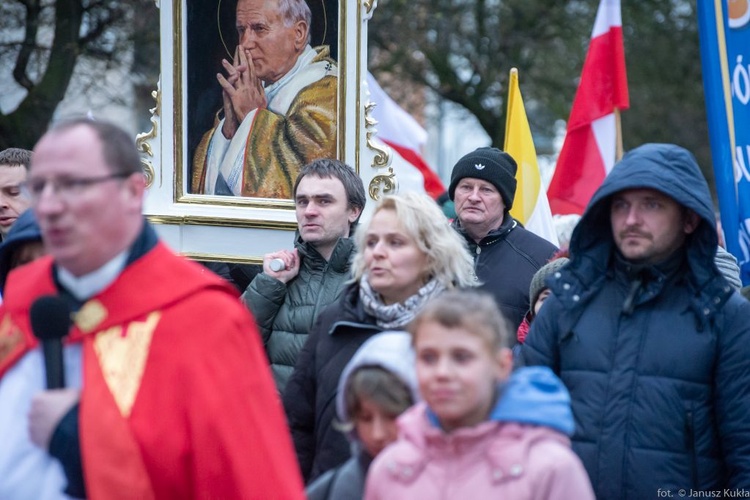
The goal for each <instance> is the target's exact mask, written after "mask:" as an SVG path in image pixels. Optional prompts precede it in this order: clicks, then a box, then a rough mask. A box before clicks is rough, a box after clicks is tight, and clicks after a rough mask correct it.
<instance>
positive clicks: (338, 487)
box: [306, 331, 418, 500]
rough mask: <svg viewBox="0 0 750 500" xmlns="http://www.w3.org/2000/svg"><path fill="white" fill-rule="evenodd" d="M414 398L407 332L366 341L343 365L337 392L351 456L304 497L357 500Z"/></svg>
mask: <svg viewBox="0 0 750 500" xmlns="http://www.w3.org/2000/svg"><path fill="white" fill-rule="evenodd" d="M417 399H418V392H417V376H416V373H415V371H414V351H413V350H412V346H411V336H410V335H409V334H408V333H406V332H399V331H387V332H382V333H379V334H377V335H375V336H374V337H371V338H370V339H369V340H367V341H366V342H365V343H364V344H363V345H362V347H360V348H359V350H357V352H356V353H355V354H354V356H353V357H352V359H351V361H349V363H348V364H347V365H346V367H345V368H344V371H343V372H342V374H341V379H340V381H339V389H338V394H337V396H336V413H337V415H338V419H339V421H340V422H341V423H342V424H343V425H342V427H343V430H344V431H345V432H346V433H347V437H348V438H349V441H350V442H351V444H352V458H350V459H349V460H348V461H347V462H345V463H344V464H343V465H340V466H339V467H337V468H335V469H332V470H330V471H328V472H326V473H325V474H323V475H322V476H320V477H319V478H318V479H317V480H315V481H314V482H313V483H312V484H311V485H310V486H309V487H308V488H307V492H306V493H307V498H308V500H327V499H335V500H360V499H361V498H362V494H363V492H364V486H365V475H366V474H367V469H368V468H369V467H370V463H371V462H372V459H373V458H374V457H376V456H377V455H378V454H379V453H380V452H381V451H382V450H383V448H385V447H386V446H387V445H388V444H390V443H392V442H393V441H395V440H396V436H397V429H396V417H398V416H399V415H400V414H401V413H403V412H404V410H406V409H407V408H409V407H410V406H411V405H412V404H414V403H415V402H416V401H417Z"/></svg>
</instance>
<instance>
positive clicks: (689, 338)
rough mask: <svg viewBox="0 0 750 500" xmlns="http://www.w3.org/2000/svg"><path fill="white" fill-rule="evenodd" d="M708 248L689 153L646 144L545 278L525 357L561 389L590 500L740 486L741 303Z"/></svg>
mask: <svg viewBox="0 0 750 500" xmlns="http://www.w3.org/2000/svg"><path fill="white" fill-rule="evenodd" d="M716 248H717V233H716V226H715V219H714V211H713V207H712V204H711V196H710V194H709V191H708V187H707V185H706V182H705V180H704V178H703V176H702V174H701V172H700V169H699V168H698V165H697V163H696V162H695V159H694V158H693V156H692V155H691V154H690V153H689V152H688V151H686V150H685V149H683V148H680V147H678V146H674V145H667V144H647V145H644V146H641V147H639V148H637V149H634V150H633V151H631V152H630V153H628V154H626V155H625V157H624V158H623V159H622V161H620V162H619V163H618V164H617V165H616V166H615V167H614V169H613V170H612V172H611V173H610V174H609V176H607V178H606V179H605V180H604V183H603V184H602V186H601V187H600V188H599V189H598V190H597V192H596V193H595V194H594V197H593V198H592V199H591V202H590V203H589V206H588V208H587V210H586V213H585V214H584V216H583V218H582V219H581V221H580V222H579V224H578V226H577V227H576V229H575V231H574V233H573V237H572V240H571V244H570V253H571V260H570V263H569V264H568V265H567V266H566V267H564V268H563V269H562V270H561V271H559V272H557V273H555V275H554V276H552V277H551V278H550V279H549V280H548V282H547V283H548V285H549V286H550V288H551V290H552V293H553V295H552V296H551V297H550V298H549V299H548V300H547V302H546V303H545V305H544V307H543V308H542V309H541V311H540V313H539V315H538V316H537V318H536V319H535V321H534V323H533V324H532V327H531V331H530V332H529V335H528V337H527V339H526V343H525V345H524V346H523V349H522V357H523V361H524V362H525V363H526V364H528V365H547V366H550V367H551V368H552V369H553V370H554V371H555V372H556V373H557V374H558V375H559V376H560V377H561V378H562V380H563V382H565V385H566V386H567V387H568V389H569V391H570V395H571V400H572V407H573V413H574V416H575V420H576V432H575V435H574V437H573V449H574V450H575V451H576V453H578V455H579V456H580V458H581V460H582V461H583V464H584V466H585V467H586V470H587V471H588V473H589V476H590V478H591V483H592V485H593V487H594V491H595V492H596V496H597V498H630V499H642V498H655V497H657V496H659V495H661V496H675V497H676V496H677V495H676V494H675V493H677V494H678V495H679V493H680V490H684V491H683V493H685V495H689V494H690V492H691V490H693V491H707V490H718V489H723V488H743V487H744V489H746V490H750V302H747V301H745V300H744V299H743V298H742V297H741V296H740V295H739V294H738V293H737V292H734V291H733V289H732V288H731V287H730V286H729V284H728V283H727V282H726V281H725V280H724V278H723V277H722V275H721V274H720V272H719V270H718V269H717V268H716V265H715V264H714V255H715V254H716ZM668 490H670V491H671V494H670V493H665V492H666V491H668Z"/></svg>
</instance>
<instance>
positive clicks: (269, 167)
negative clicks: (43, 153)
mask: <svg viewBox="0 0 750 500" xmlns="http://www.w3.org/2000/svg"><path fill="white" fill-rule="evenodd" d="M154 1H155V2H156V5H157V7H158V8H159V16H160V18H159V20H160V32H159V34H160V54H159V55H160V59H161V64H160V68H161V74H160V78H159V87H158V88H157V89H156V90H154V92H153V94H152V95H153V96H154V98H155V100H156V104H155V106H154V108H153V109H150V110H149V111H150V112H151V124H152V129H151V130H149V131H147V132H144V133H142V134H139V135H138V137H137V139H136V144H137V145H138V147H139V149H140V150H141V152H142V162H143V164H144V170H145V172H146V174H147V178H148V185H149V188H148V193H147V196H146V201H145V206H144V214H145V215H146V216H147V217H148V219H149V220H150V221H151V222H152V223H153V224H154V227H155V228H156V230H157V232H158V233H159V235H160V237H161V238H162V239H163V240H164V241H165V242H167V244H168V245H170V246H171V247H172V248H173V249H175V250H177V251H178V252H180V253H182V254H183V255H186V256H189V257H193V258H197V259H200V260H218V261H227V262H240V263H242V262H246V263H258V262H260V261H261V260H262V256H263V255H264V254H265V253H268V252H271V251H275V250H278V249H279V248H285V247H286V246H288V245H289V244H290V242H292V241H293V234H294V231H295V230H296V228H297V221H296V215H295V202H294V199H293V198H294V196H293V189H294V184H295V180H296V178H297V174H298V173H299V171H300V170H301V169H302V167H304V166H305V165H307V164H308V163H310V162H312V161H314V160H316V159H320V158H335V159H337V160H340V161H342V162H344V163H346V164H347V165H349V166H350V167H351V168H352V169H353V170H354V171H355V172H356V173H357V175H358V176H359V177H360V178H361V179H362V182H363V184H364V185H365V186H366V191H367V193H368V194H369V197H370V199H372V200H373V201H375V200H376V199H377V196H379V193H386V192H394V191H395V190H396V189H397V186H398V184H397V179H396V174H397V172H396V171H395V170H394V168H393V165H392V159H393V158H394V157H395V156H393V155H391V154H390V150H389V148H388V147H387V146H386V145H384V144H382V143H381V142H379V141H378V139H377V137H376V130H377V129H376V128H375V125H374V124H375V123H376V122H375V121H374V120H373V119H372V118H371V115H370V113H371V110H372V108H373V104H372V102H371V101H370V95H369V90H368V86H367V83H366V81H367V78H366V74H367V73H366V72H367V69H366V68H367V64H366V53H367V24H368V21H369V19H370V18H371V17H372V15H373V12H374V11H375V10H376V5H377V2H376V1H375V0H200V1H199V0H154ZM366 209H367V208H366Z"/></svg>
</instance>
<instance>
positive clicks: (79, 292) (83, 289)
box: [57, 248, 130, 300]
mask: <svg viewBox="0 0 750 500" xmlns="http://www.w3.org/2000/svg"><path fill="white" fill-rule="evenodd" d="M129 251H130V249H129V248H128V249H126V250H123V251H122V252H121V253H120V254H118V255H117V256H115V258H113V259H112V260H110V261H109V262H107V263H106V264H104V265H103V266H102V267H100V268H99V269H97V270H96V271H92V272H90V273H88V274H84V275H83V276H80V277H76V276H73V274H71V273H70V272H69V271H67V270H65V269H63V268H62V267H58V268H57V279H58V280H60V284H61V285H62V286H64V287H65V289H66V290H68V291H69V292H70V293H72V294H73V296H74V297H75V298H76V299H78V300H85V299H88V298H89V297H93V296H94V295H96V294H97V293H99V292H101V291H102V290H104V289H105V288H107V287H108V286H109V285H110V284H111V283H112V282H113V281H114V280H115V279H117V277H118V276H119V275H120V273H121V272H122V270H123V269H125V261H126V260H127V258H128V252H129Z"/></svg>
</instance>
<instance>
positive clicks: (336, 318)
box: [283, 283, 382, 483]
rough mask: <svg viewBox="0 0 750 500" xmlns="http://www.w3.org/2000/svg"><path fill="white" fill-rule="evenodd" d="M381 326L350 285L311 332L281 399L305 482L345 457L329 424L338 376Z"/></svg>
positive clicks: (343, 442)
mask: <svg viewBox="0 0 750 500" xmlns="http://www.w3.org/2000/svg"><path fill="white" fill-rule="evenodd" d="M381 330H382V329H381V328H380V327H379V326H377V325H376V324H375V318H374V317H373V316H372V315H370V314H368V313H366V312H365V310H364V308H363V306H362V303H361V301H360V299H359V285H358V284H357V283H354V284H351V285H349V286H348V287H347V288H346V290H345V292H344V294H343V295H342V297H341V299H340V300H339V301H338V302H335V303H333V304H331V305H330V306H329V307H328V308H327V309H326V310H325V311H323V313H322V314H321V315H320V316H319V317H318V320H317V321H316V322H315V325H314V326H313V329H312V330H311V331H310V336H309V337H308V339H307V342H306V343H305V346H304V347H303V348H302V351H301V352H300V355H299V357H298V358H297V364H296V366H295V367H294V373H293V374H292V377H291V379H289V383H288V384H287V386H286V390H285V391H284V398H283V399H284V410H286V415H287V419H288V421H289V427H290V429H291V431H292V438H293V440H294V448H295V449H296V451H297V459H298V460H299V465H300V468H301V469H302V475H303V477H304V479H305V483H308V482H310V481H312V480H313V479H315V478H316V477H318V476H319V475H320V474H322V473H323V472H325V471H327V470H329V469H333V468H334V467H336V466H337V465H339V464H342V463H343V462H345V461H346V460H347V459H348V458H349V456H350V451H349V441H348V440H347V438H346V436H345V435H344V434H343V433H342V432H341V431H339V430H337V429H336V428H335V427H334V425H333V423H334V419H335V416H336V393H337V386H338V383H339V377H340V376H341V372H342V371H343V370H344V367H345V366H346V364H347V363H348V362H349V360H350V359H351V358H352V356H353V355H354V353H355V352H356V351H357V349H359V347H360V346H361V345H362V344H363V343H364V341H365V340H367V339H368V338H370V337H372V336H373V335H375V334H376V333H378V332H380V331H381Z"/></svg>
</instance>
